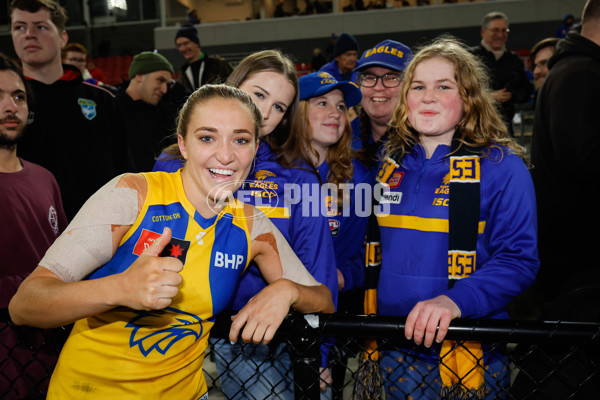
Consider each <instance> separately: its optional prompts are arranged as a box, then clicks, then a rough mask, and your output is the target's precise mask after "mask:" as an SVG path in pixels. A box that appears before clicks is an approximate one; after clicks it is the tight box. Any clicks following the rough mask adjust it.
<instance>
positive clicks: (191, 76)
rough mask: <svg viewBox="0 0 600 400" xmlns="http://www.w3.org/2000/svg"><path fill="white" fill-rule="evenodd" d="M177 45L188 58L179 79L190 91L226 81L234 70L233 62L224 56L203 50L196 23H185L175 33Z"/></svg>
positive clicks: (180, 51)
mask: <svg viewBox="0 0 600 400" xmlns="http://www.w3.org/2000/svg"><path fill="white" fill-rule="evenodd" d="M175 45H176V46H177V50H179V53H180V54H181V55H182V56H183V57H184V58H185V59H186V60H187V62H186V63H185V64H183V66H182V67H181V72H180V75H179V77H178V80H179V82H180V83H181V84H182V85H183V86H184V87H185V88H186V89H187V90H188V91H189V92H193V91H194V90H196V89H198V88H199V87H200V86H202V85H205V84H207V83H222V82H225V80H226V79H227V77H229V74H231V72H232V71H233V67H232V66H231V64H230V63H229V62H228V61H227V60H225V59H224V58H222V57H219V56H210V55H208V54H207V53H206V52H205V51H202V49H201V48H200V39H199V38H198V31H197V30H196V27H195V26H194V25H191V24H185V25H183V26H182V27H181V28H179V30H178V31H177V34H176V35H175Z"/></svg>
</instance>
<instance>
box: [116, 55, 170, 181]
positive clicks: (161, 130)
mask: <svg viewBox="0 0 600 400" xmlns="http://www.w3.org/2000/svg"><path fill="white" fill-rule="evenodd" d="M173 72H174V70H173V65H171V63H170V62H169V61H168V60H167V59H166V58H165V57H163V56H162V55H160V54H158V53H153V52H151V51H143V52H141V53H139V54H138V55H136V56H135V57H134V58H133V61H132V62H131V65H130V67H129V79H130V80H129V84H128V85H127V87H126V88H122V89H120V90H119V91H118V92H117V103H118V104H119V107H121V110H122V111H123V114H124V115H125V123H126V126H127V147H128V149H129V152H130V154H131V155H132V157H133V162H134V171H135V172H148V171H152V168H153V167H154V162H155V158H156V156H158V155H159V154H160V152H161V150H162V149H163V148H164V147H166V146H167V145H169V144H171V143H174V142H175V141H174V138H172V137H171V134H173V133H174V132H175V118H176V115H177V109H176V108H175V106H174V105H173V104H171V103H169V102H167V101H165V100H164V96H165V94H166V93H167V91H168V90H169V87H170V86H171V84H172V81H173Z"/></svg>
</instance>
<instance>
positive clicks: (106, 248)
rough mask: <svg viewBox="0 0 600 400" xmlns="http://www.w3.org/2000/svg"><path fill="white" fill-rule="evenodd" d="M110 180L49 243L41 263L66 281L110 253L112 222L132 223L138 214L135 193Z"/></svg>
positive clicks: (81, 274) (86, 271)
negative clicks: (53, 240)
mask: <svg viewBox="0 0 600 400" xmlns="http://www.w3.org/2000/svg"><path fill="white" fill-rule="evenodd" d="M122 177H123V175H120V176H117V177H116V178H114V179H112V180H111V181H110V182H108V183H107V184H106V185H104V186H103V187H102V188H100V189H99V190H98V191H97V192H96V193H95V194H94V195H93V196H92V197H90V198H89V199H88V200H87V201H86V202H85V204H84V205H83V207H81V209H80V210H79V212H78V213H77V215H76V216H75V218H73V221H72V222H71V223H70V224H69V226H68V227H67V229H66V230H65V231H64V232H63V233H62V234H61V235H60V236H59V237H58V238H57V239H56V241H55V242H54V244H52V246H50V248H49V249H48V251H47V252H46V254H45V255H44V258H42V261H40V265H41V266H43V267H46V268H48V269H49V270H50V271H52V272H54V273H55V274H56V275H58V276H59V277H60V278H61V279H62V280H63V281H65V282H74V281H80V280H82V279H83V278H85V277H86V276H87V275H89V274H90V273H92V272H93V271H95V270H96V269H97V268H99V267H101V266H102V265H104V264H106V263H107V262H108V261H110V259H111V258H112V256H113V240H112V226H113V225H133V223H134V222H135V220H136V218H137V215H138V212H139V210H138V192H137V190H136V189H132V188H129V187H116V186H117V183H118V182H119V180H120V179H121V178H122Z"/></svg>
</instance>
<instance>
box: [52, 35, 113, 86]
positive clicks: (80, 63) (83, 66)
mask: <svg viewBox="0 0 600 400" xmlns="http://www.w3.org/2000/svg"><path fill="white" fill-rule="evenodd" d="M61 54H62V62H63V64H67V65H72V66H74V67H77V68H78V69H79V71H80V72H81V76H82V77H83V80H84V81H86V82H87V83H91V84H93V85H103V82H102V80H99V79H96V78H94V76H93V75H92V74H91V73H90V71H89V70H88V69H87V50H86V48H85V47H84V46H83V45H81V44H79V43H69V44H67V45H66V46H65V47H64V48H63V49H62V52H61Z"/></svg>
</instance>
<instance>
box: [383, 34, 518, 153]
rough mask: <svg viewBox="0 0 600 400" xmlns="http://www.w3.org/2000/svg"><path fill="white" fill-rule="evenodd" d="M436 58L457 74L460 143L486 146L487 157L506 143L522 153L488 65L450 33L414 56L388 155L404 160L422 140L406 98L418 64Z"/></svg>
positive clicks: (392, 121)
mask: <svg viewBox="0 0 600 400" xmlns="http://www.w3.org/2000/svg"><path fill="white" fill-rule="evenodd" d="M436 57H442V58H444V59H446V60H448V61H449V62H451V63H452V65H454V71H455V72H454V75H455V79H456V82H457V84H458V91H459V94H460V97H461V99H462V102H463V105H464V115H463V117H462V118H461V120H460V122H459V123H458V125H457V127H456V128H457V129H456V132H457V133H456V134H455V139H457V140H458V141H459V142H460V144H461V146H462V145H468V146H471V147H481V148H484V149H486V151H485V152H484V153H483V154H482V155H484V156H485V155H486V154H489V150H490V148H491V147H498V148H500V146H504V147H506V148H508V149H510V150H512V151H513V152H514V153H515V154H517V155H519V156H522V154H523V148H522V147H521V146H519V145H518V144H517V143H516V142H515V141H513V140H512V139H511V138H510V136H509V135H508V131H507V130H506V125H505V124H504V123H503V122H502V119H501V117H500V116H499V114H498V110H497V108H496V103H495V102H494V100H493V99H492V97H491V96H490V89H489V87H490V86H489V77H488V75H487V73H486V69H485V67H484V66H483V64H482V63H481V62H480V61H479V60H478V59H477V58H476V57H475V56H473V55H472V54H471V53H470V52H469V51H468V50H467V49H466V47H465V46H464V45H463V44H462V43H461V42H460V41H458V40H457V39H456V38H454V37H452V36H450V35H443V36H440V37H438V38H437V39H435V40H434V41H433V42H432V43H431V44H429V45H427V46H425V47H423V48H422V49H421V50H420V51H419V52H417V53H416V54H415V55H414V57H413V59H412V60H411V62H410V64H409V66H408V68H406V70H405V71H404V85H403V87H402V92H401V96H400V103H399V104H398V107H396V110H395V111H394V116H393V117H392V120H391V121H390V126H391V127H392V131H391V132H390V137H389V140H388V142H387V144H386V147H385V149H386V151H385V153H386V155H387V156H389V155H390V154H394V153H395V154H397V155H398V159H401V158H402V156H404V154H406V153H407V152H409V151H410V150H411V149H412V148H413V147H414V146H415V145H416V144H417V143H419V140H420V139H419V133H418V132H417V131H416V130H415V129H414V128H413V127H412V126H411V124H410V122H409V121H408V105H407V101H406V98H407V93H408V91H409V89H410V85H411V82H412V79H413V75H414V72H415V68H416V67H417V65H419V63H420V62H421V61H423V60H427V59H430V58H436Z"/></svg>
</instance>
